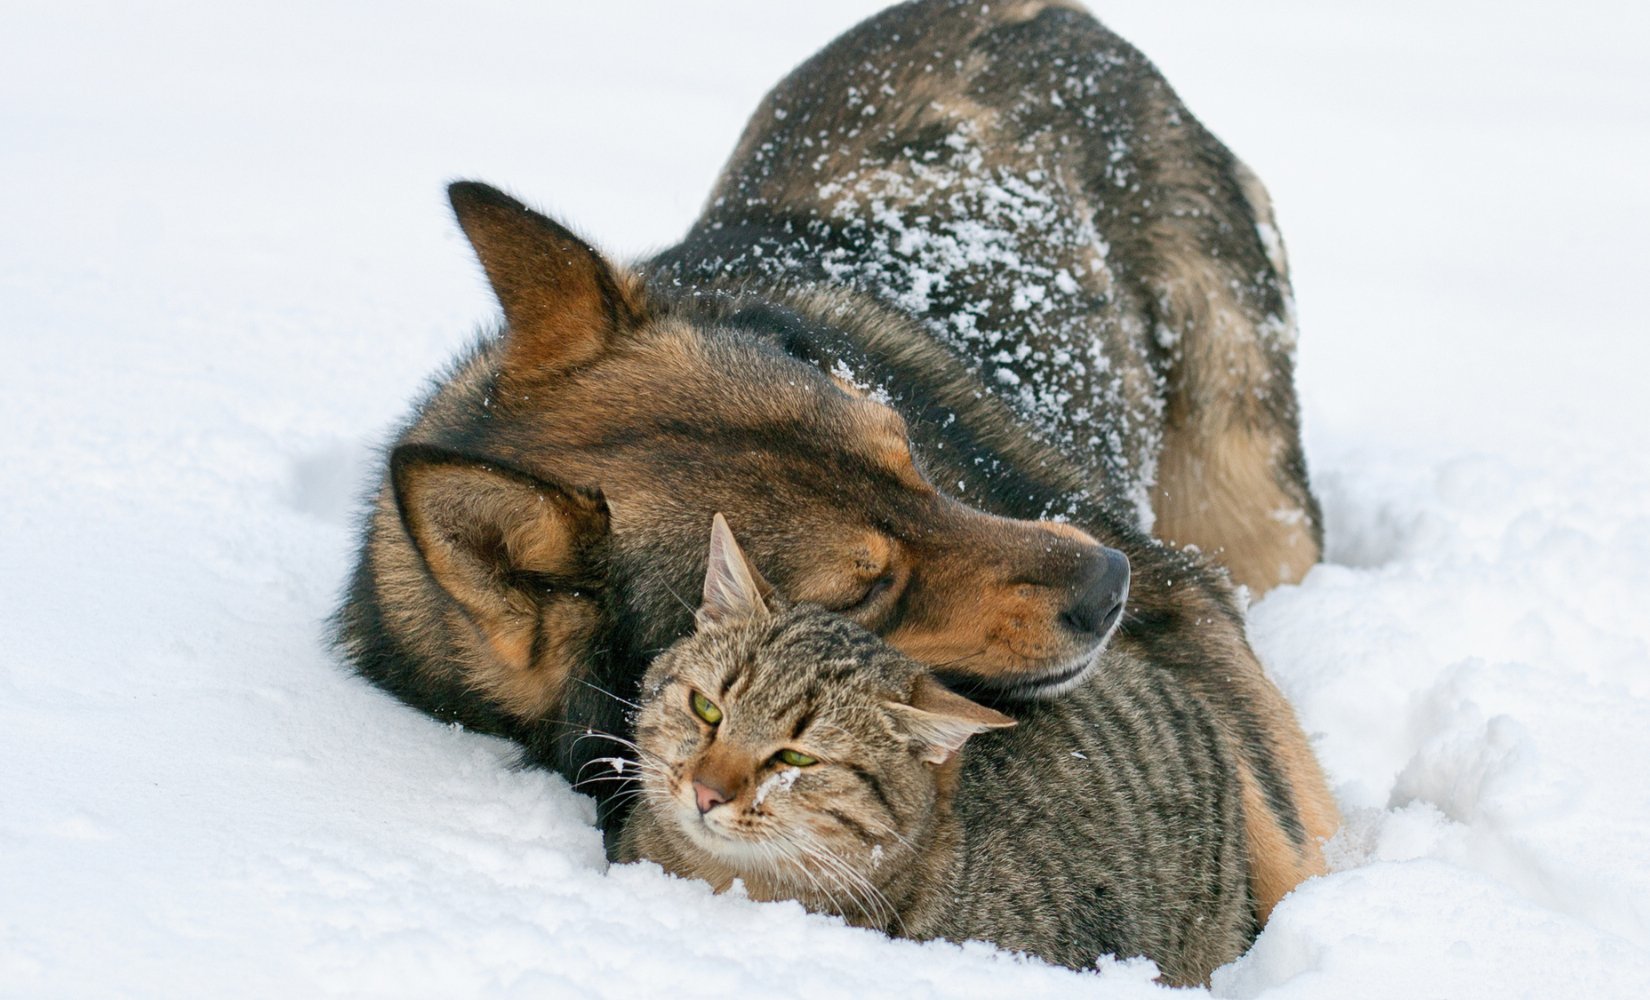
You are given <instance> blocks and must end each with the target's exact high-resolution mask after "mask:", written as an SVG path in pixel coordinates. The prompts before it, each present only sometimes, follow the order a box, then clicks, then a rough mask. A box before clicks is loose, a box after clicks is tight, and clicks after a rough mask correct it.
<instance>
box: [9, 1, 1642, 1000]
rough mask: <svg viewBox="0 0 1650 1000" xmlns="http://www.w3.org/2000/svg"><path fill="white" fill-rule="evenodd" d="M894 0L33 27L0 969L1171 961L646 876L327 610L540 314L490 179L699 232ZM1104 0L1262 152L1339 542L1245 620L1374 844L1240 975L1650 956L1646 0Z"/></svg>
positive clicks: (879, 977)
mask: <svg viewBox="0 0 1650 1000" xmlns="http://www.w3.org/2000/svg"><path fill="white" fill-rule="evenodd" d="M867 9H868V8H867V7H865V6H864V5H847V4H842V5H838V4H831V5H805V6H796V5H783V6H781V5H770V4H758V3H744V4H740V5H737V6H730V7H725V8H720V9H719V10H720V12H719V13H718V14H717V16H715V17H705V16H704V15H703V14H701V13H699V12H697V11H696V10H694V9H691V5H667V4H650V5H649V6H648V8H647V9H646V11H645V12H637V11H635V10H634V9H633V8H625V9H624V10H623V12H616V11H613V10H604V9H602V8H600V7H599V5H585V6H583V7H571V8H569V7H565V6H560V5H558V7H557V8H556V9H548V8H546V9H536V8H523V9H514V8H513V7H511V6H508V5H505V4H503V3H479V4H472V5H469V6H467V7H466V9H465V11H464V12H463V13H462V14H460V13H458V12H457V11H456V9H448V10H445V11H441V10H437V9H435V8H433V7H424V6H418V5H401V6H397V7H394V8H388V7H386V8H383V9H374V8H371V7H365V6H362V7H339V6H336V5H330V4H329V5H322V4H319V3H315V2H297V3H288V4H281V5H275V4H269V5H262V6H258V7H246V6H244V5H227V6H226V5H214V4H204V3H190V2H176V3H170V4H166V5H161V6H148V5H146V6H144V7H142V8H137V7H132V6H130V5H117V4H97V3H88V4H84V5H75V6H65V5H34V6H32V7H28V8H23V7H17V6H15V5H14V7H13V8H12V9H10V10H8V12H7V16H6V24H7V27H6V30H5V31H4V32H3V33H0V176H3V177H4V178H5V179H6V181H7V197H5V198H3V199H0V232H4V233H5V234H6V237H5V239H4V240H3V241H0V344H3V346H4V355H3V356H4V359H5V361H4V364H0V427H4V428H5V429H6V433H5V434H4V435H3V436H0V469H4V474H3V478H0V558H3V563H4V566H5V567H6V571H5V572H4V573H0V608H3V609H4V610H3V611H0V638H3V643H0V760H4V762H5V763H4V764H3V765H0V984H3V985H0V995H6V996H21V997H57V996H74V997H80V996H107V995H123V996H135V997H162V996H177V995H198V996H219V995H233V996H269V997H291V996H321V995H350V996H398V997H400V996H436V995H441V996H483V995H485V996H534V997H542V996H564V995H565V996H575V995H576V996H611V997H631V996H638V995H658V994H663V993H666V992H668V993H670V994H671V995H680V996H695V995H717V996H724V995H753V996H775V995H784V996H802V997H838V996H843V997H846V996H861V995H901V996H907V997H913V998H917V997H967V996H981V997H984V996H1001V995H1005V994H1010V993H1013V994H1017V995H1024V996H1062V995H1077V994H1082V995H1097V996H1104V997H1135V996H1146V995H1163V992H1164V991H1162V990H1161V989H1159V988H1158V987H1155V986H1154V985H1152V983H1151V977H1152V975H1153V970H1151V969H1150V967H1149V966H1148V965H1145V964H1143V963H1139V962H1124V963H1118V962H1104V963H1102V971H1101V974H1100V976H1098V977H1092V976H1087V977H1086V976H1079V975H1076V974H1073V973H1069V972H1066V971H1063V970H1056V969H1052V968H1049V967H1046V966H1043V965H1040V964H1038V963H1034V962H1028V961H1025V960H1021V959H1017V958H1014V957H1012V956H1007V955H1003V954H1000V953H998V952H996V951H995V950H993V949H991V948H989V947H987V946H984V945H979V944H973V945H968V946H964V947H957V946H953V945H947V944H931V945H915V944H911V943H908V942H890V941H886V940H883V939H880V938H878V937H876V936H874V935H872V934H870V933H868V932H862V931H857V930H853V929H849V928H846V927H844V926H842V925H841V924H839V923H836V922H833V921H831V920H827V919H824V918H820V917H814V916H810V915H807V914H805V913H803V912H802V911H801V910H800V908H799V907H797V906H795V905H790V904H756V903H752V902H750V901H748V900H745V899H743V898H739V897H738V896H736V895H724V896H720V897H718V896H714V895H712V894H711V893H710V892H709V891H708V890H707V889H706V888H705V887H703V886H701V885H697V884H694V883H690V882H683V881H678V880H673V879H669V878H666V877H664V876H663V875H662V874H661V873H659V872H658V871H657V870H656V869H653V868H651V867H650V866H646V865H641V866H630V867H620V868H614V869H612V870H608V869H607V867H606V865H605V864H604V862H603V860H602V856H601V850H600V843H599V838H598V837H597V835H596V833H595V831H594V830H593V828H592V826H591V817H592V812H591V808H590V805H589V803H588V801H587V800H585V799H584V798H583V797H581V796H578V795H576V794H574V793H572V792H571V791H570V790H569V789H568V787H567V785H566V783H565V782H564V781H562V780H561V779H560V778H558V777H555V776H553V775H547V774H543V773H535V772H523V771H519V770H516V769H514V768H512V767H511V763H510V762H511V752H510V749H509V747H508V746H506V745H504V744H502V743H500V742H498V741H494V740H491V739H487V738H483V737H478V736H476V735H474V734H470V733H466V732H463V731H458V730H454V729H451V728H448V727H445V726H442V725H439V724H437V723H435V722H433V721H431V720H429V719H427V718H424V717H422V716H420V715H418V714H416V713H414V712H411V711H410V710H407V709H404V708H401V707H400V706H398V705H397V704H395V703H394V702H393V701H391V700H390V699H389V698H387V697H385V696H383V695H382V694H380V693H378V692H377V691H376V690H374V689H372V688H371V687H370V686H368V685H366V684H364V683H361V682H359V681H357V680H355V679H353V678H351V677H350V676H349V675H348V674H347V673H346V672H345V671H343V670H342V669H341V668H340V667H339V665H338V664H337V663H336V662H334V661H333V660H332V659H331V657H330V656H329V655H328V653H327V652H326V650H325V649H324V647H323V644H322V640H321V633H320V622H321V619H322V618H323V617H324V616H325V615H326V614H327V613H328V612H329V611H330V609H331V608H332V606H333V604H334V601H335V598H336V594H337V590H338V587H339V585H340V582H341V581H342V579H343V577H344V575H345V573H346V571H347V569H348V567H349V564H350V560H351V555H352V552H351V549H352V537H353V519H354V510H355V503H354V496H355V494H356V493H357V491H358V490H359V489H360V488H361V487H362V486H363V484H364V480H365V477H366V475H367V474H368V469H369V468H370V467H371V464H372V461H373V455H374V453H373V449H374V448H375V447H376V446H377V445H378V444H379V443H381V442H382V440H383V439H384V436H385V434H386V433H387V431H388V429H389V427H390V426H392V424H393V422H394V421H395V420H396V419H398V417H399V416H400V415H401V413H402V412H403V410H404V407H405V405H406V402H407V400H408V399H409V398H410V397H411V396H412V395H413V393H414V392H415V391H416V389H417V387H418V386H419V385H420V383H421V380H422V379H424V378H425V377H427V375H428V374H429V373H431V372H433V371H435V370H436V369H437V368H438V367H439V366H440V365H441V364H442V363H443V362H444V361H445V360H446V358H447V357H448V356H449V355H450V354H452V353H453V352H454V351H455V350H457V349H458V348H459V347H460V346H461V345H462V344H463V343H464V342H465V341H466V340H467V339H468V338H469V336H470V335H471V332H472V330H473V329H474V327H475V326H476V325H477V324H478V323H479V322H480V321H482V320H483V319H485V318H486V317H488V316H489V315H490V314H491V311H492V310H493V308H494V306H493V304H492V302H491V301H490V299H489V298H488V295H487V293H486V290H485V287H484V284H483V282H482V280H481V278H480V275H479V271H478V269H477V268H476V267H475V265H474V263H473V262H472V260H471V258H470V255H469V252H468V249H467V247H466V246H465V244H464V242H463V240H462V238H461V237H460V236H459V235H458V233H457V230H456V227H454V226H453V224H452V223H451V221H450V219H449V218H448V217H447V215H446V209H445V206H444V203H443V199H442V185H443V184H444V183H445V182H446V181H447V180H449V179H452V178H454V177H460V176H473V177H478V178H481V179H486V180H490V181H494V182H497V183H502V184H506V185H509V186H511V187H513V188H514V190H516V191H517V192H518V193H520V194H522V195H524V196H526V197H528V198H529V200H531V201H533V202H535V203H537V204H540V205H543V206H545V207H547V208H549V209H551V210H554V211H558V212H560V213H561V214H562V215H563V216H564V217H565V218H566V219H568V220H569V221H571V222H572V223H573V224H575V225H576V226H578V227H579V228H580V229H581V231H584V232H587V233H589V234H591V235H592V236H594V237H596V238H597V239H598V240H599V241H600V242H602V243H603V244H604V245H606V246H607V247H609V248H611V249H613V250H615V251H617V252H620V253H623V254H639V253H642V252H645V251H646V250H648V249H650V248H653V247H657V246H661V245H664V244H666V243H668V242H669V241H670V240H672V239H673V238H674V237H675V236H676V235H678V234H679V233H680V232H681V231H682V230H683V229H684V228H685V227H686V225H687V223H688V222H689V220H690V219H691V218H692V217H693V215H694V214H695V212H696V211H697V208H698V205H699V202H700V200H701V199H702V198H703V197H704V194H705V192H706V191H707V190H708V189H709V185H710V181H711V179H712V177H713V176H714V175H715V172H716V170H717V169H718V167H719V166H720V164H721V162H722V161H723V159H724V158H725V157H726V155H727V152H728V150H729V149H731V147H732V144H733V141H734V138H735V136H736V135H737V133H738V130H739V128H740V126H741V124H742V123H743V119H744V116H745V115H746V114H747V113H748V112H749V110H750V109H751V108H752V107H754V105H755V102H756V99H757V97H758V96H759V95H760V94H761V92H762V91H763V90H764V89H765V88H766V87H767V86H768V85H769V84H771V83H772V82H773V81H775V80H777V79H778V78H779V76H780V75H781V74H782V73H783V72H785V71H786V70H788V69H789V68H790V67H791V66H792V65H794V64H795V63H796V62H798V61H799V60H800V59H802V58H804V57H805V56H806V55H808V54H809V53H810V52H811V51H813V50H814V49H815V48H817V47H818V46H819V45H820V44H822V43H823V42H824V41H825V40H826V39H827V38H829V37H830V36H831V35H832V34H833V33H835V32H836V31H838V30H840V29H842V28H845V27H847V26H848V25H849V24H850V23H852V22H853V21H855V20H856V19H857V18H858V17H860V16H861V15H862V14H863V13H865V12H866V11H867ZM1101 13H1102V15H1103V16H1105V18H1106V19H1107V21H1108V23H1110V24H1111V25H1112V26H1113V27H1115V28H1116V29H1118V30H1119V31H1120V32H1121V33H1122V34H1123V35H1124V36H1125V37H1128V38H1130V39H1131V40H1132V41H1134V42H1135V43H1136V44H1138V45H1140V46H1141V47H1142V48H1143V49H1144V50H1145V51H1146V52H1147V53H1148V55H1150V56H1151V57H1152V58H1153V59H1154V60H1156V61H1157V62H1158V64H1159V65H1160V66H1161V67H1162V68H1163V69H1164V71H1165V73H1166V75H1167V76H1168V77H1169V79H1170V80H1171V81H1172V82H1173V83H1174V85H1175V86H1176V88H1177V89H1178V90H1179V91H1180V93H1181V94H1182V96H1183V97H1184V98H1185V100H1186V102H1187V104H1188V105H1189V106H1190V107H1192V108H1193V109H1194V110H1195V111H1196V113H1197V114H1198V115H1199V116H1200V117H1201V118H1202V119H1203V120H1204V121H1205V122H1206V123H1208V124H1209V125H1210V126H1211V127H1212V128H1213V129H1214V131H1215V132H1216V133H1217V134H1219V135H1220V136H1222V138H1224V139H1225V140H1226V141H1227V142H1228V143H1229V144H1230V145H1232V147H1233V148H1234V149H1235V150H1236V151H1237V152H1238V153H1239V154H1240V155H1241V156H1243V157H1244V159H1245V160H1246V161H1247V162H1248V163H1249V164H1250V165H1251V166H1252V167H1253V168H1254V169H1255V171H1256V172H1257V173H1258V174H1259V175H1260V176H1261V177H1262V178H1264V179H1265V181H1266V183H1267V185H1268V187H1269V188H1270V189H1271V192H1272V195H1273V197H1274V200H1275V202H1276V205H1277V210H1278V216H1279V222H1280V226H1281V229H1282V233H1283V236H1284V238H1286V239H1287V241H1288V249H1289V254H1290V260H1291V264H1292V266H1293V270H1294V281H1295V292H1296V294H1297V296H1298V303H1297V305H1298V310H1299V321H1300V329H1301V340H1300V352H1301V354H1300V371H1299V379H1300V386H1301V393H1302V398H1303V403H1304V406H1305V410H1306V418H1307V438H1308V440H1307V446H1308V455H1309V458H1310V460H1311V462H1312V468H1313V473H1314V477H1315V483H1316V485H1317V487H1318V489H1319V490H1320V492H1321V495H1322V498H1323V500H1324V504H1325V509H1326V518H1327V525H1328V532H1329V558H1328V561H1327V562H1326V563H1325V564H1324V565H1322V566H1320V567H1318V568H1317V569H1315V570H1313V572H1312V573H1311V574H1310V575H1309V576H1308V577H1307V579H1306V580H1305V582H1304V583H1303V584H1302V585H1300V586H1298V587H1290V588H1285V589H1282V590H1279V591H1276V592H1274V593H1272V594H1270V595H1268V596H1267V597H1266V598H1265V599H1263V600H1261V601H1258V602H1257V603H1256V604H1255V605H1254V607H1253V608H1252V610H1251V632H1252V636H1253V639H1254V642H1255V644H1256V647H1257V648H1258V650H1259V651H1260V653H1261V655H1262V657H1263V658H1264V660H1265V661H1266V663H1267V664H1268V667H1269V669H1271V670H1272V671H1273V673H1274V675H1275V677H1276V678H1277V680H1278V682H1279V683H1280V684H1281V685H1282V686H1283V687H1284V689H1285V690H1286V691H1287V692H1288V693H1289V695H1290V696H1291V697H1292V698H1293V699H1294V700H1295V702H1296V704H1297V705H1298V706H1299V710H1300V714H1301V717H1302V719H1303V722H1304V724H1305V725H1306V727H1307V729H1308V730H1309V731H1310V732H1312V733H1313V734H1314V735H1315V738H1316V740H1317V746H1318V748H1319V751H1320V753H1321V755H1322V758H1323V760H1324V763H1325V765H1326V767H1327V769H1328V772H1329V775H1330V779H1331V781H1332V783H1333V786H1334V788H1335V790H1336V793H1337V795H1338V796H1339V797H1340V800H1341V803H1342V805H1343V807H1344V809H1345V810H1346V813H1347V820H1348V822H1347V827H1346V829H1345V831H1344V832H1343V834H1342V835H1341V836H1340V837H1338V838H1337V839H1336V841H1335V842H1334V843H1333V844H1332V845H1331V855H1332V857H1333V859H1334V871H1333V872H1332V874H1330V875H1329V876H1327V877H1325V878H1322V879H1318V880H1316V881H1313V882H1311V883H1309V884H1307V885H1305V886H1303V887H1302V888H1301V889H1300V890H1299V891H1297V892H1296V893H1295V894H1294V895H1292V896H1291V897H1289V898H1288V899H1286V900H1285V901H1284V902H1283V904H1282V905H1281V906H1280V907H1279V908H1278V910H1277V912H1276V913H1275V915H1274V916H1273V919H1272V923H1271V925H1270V926H1269V927H1268V929H1267V930H1266V932H1265V933H1264V934H1263V935H1261V937H1260V939H1259V940H1258V941H1257V942H1256V944H1255V947H1254V948H1253V949H1252V950H1251V951H1250V953H1249V954H1248V955H1246V956H1245V957H1244V958H1242V959H1240V960H1239V961H1238V962H1236V963H1234V964H1233V965H1231V966H1228V967H1227V968H1226V969H1223V970H1221V972H1220V973H1219V974H1218V975H1217V977H1216V979H1215V982H1214V985H1213V993H1214V994H1215V995H1217V996H1222V997H1262V996H1264V997H1268V998H1281V997H1337V998H1357V997H1365V996H1369V997H1375V996H1380V997H1387V996H1395V995H1397V996H1417V997H1434V996H1437V997H1445V996H1447V997H1505V996H1534V997H1549V996H1576V997H1627V996H1638V995H1641V994H1642V993H1643V992H1644V989H1645V985H1644V984H1645V983H1646V982H1647V981H1650V903H1647V902H1646V901H1647V900H1650V852H1647V851H1646V849H1645V847H1644V842H1645V831H1646V830H1650V613H1647V611H1646V608H1647V607H1650V506H1647V504H1646V500H1645V497H1646V496H1650V463H1647V462H1646V460H1645V458H1644V455H1645V454H1646V447H1647V445H1650V401H1647V394H1646V393H1645V392H1644V388H1643V379H1644V374H1643V373H1644V372H1645V371H1646V370H1650V338H1647V337H1646V336H1645V331H1644V329H1643V323H1644V321H1643V318H1642V311H1641V302H1640V298H1641V289H1642V285H1643V275H1644V271H1645V267H1644V265H1645V263H1646V260H1645V254H1644V250H1643V234H1644V232H1645V231H1646V230H1647V228H1650V226H1647V224H1650V188H1647V187H1646V186H1645V184H1644V183H1643V179H1644V177H1645V175H1646V170H1645V167H1646V163H1647V159H1650V157H1647V155H1646V154H1647V153H1650V107H1647V105H1650V69H1647V68H1646V64H1645V63H1644V60H1643V58H1642V52H1643V50H1644V47H1645V42H1646V41H1647V34H1650V33H1647V32H1646V30H1645V29H1646V28H1647V27H1650V9H1647V8H1645V7H1643V5H1631V4H1625V3H1623V4H1612V5H1606V4H1603V3H1595V4H1592V5H1589V6H1588V7H1586V8H1578V7H1575V6H1573V5H1572V6H1571V7H1568V8H1560V7H1558V6H1556V5H1549V4H1544V3H1537V2H1532V0H1519V2H1516V3H1506V4H1498V5H1494V6H1488V5H1483V6H1479V5H1436V4H1422V3H1411V2H1404V3H1393V4H1385V5H1377V6H1373V7H1372V6H1368V5H1365V6H1361V7H1359V8H1357V9H1356V10H1355V11H1354V10H1352V9H1351V8H1348V7H1345V6H1344V5H1329V4H1312V3H1307V2H1305V0H1290V2H1283V3H1277V4H1269V5H1265V6H1264V7H1256V6H1254V5H1223V4H1219V3H1215V2H1213V0H1199V2H1195V3H1189V4H1173V5H1167V4H1154V3H1148V2H1144V0H1128V2H1118V3H1107V4H1105V5H1104V7H1103V9H1102V10H1101ZM1056 280H1057V279H1056ZM1194 995H1195V994H1194Z"/></svg>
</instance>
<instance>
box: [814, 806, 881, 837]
mask: <svg viewBox="0 0 1650 1000" xmlns="http://www.w3.org/2000/svg"><path fill="white" fill-rule="evenodd" d="M824 812H825V815H827V816H829V817H831V818H832V819H834V820H836V821H837V822H838V823H841V824H842V825H843V826H845V827H847V828H848V829H849V830H851V831H852V832H853V834H854V836H856V837H858V838H859V839H860V840H863V841H865V842H866V843H868V844H869V843H874V842H875V841H876V838H875V837H873V836H871V831H869V830H867V829H865V824H863V823H861V822H860V821H859V820H857V819H854V818H853V817H852V816H849V815H848V814H847V813H845V812H842V811H841V810H839V809H826V810H825V811H824Z"/></svg>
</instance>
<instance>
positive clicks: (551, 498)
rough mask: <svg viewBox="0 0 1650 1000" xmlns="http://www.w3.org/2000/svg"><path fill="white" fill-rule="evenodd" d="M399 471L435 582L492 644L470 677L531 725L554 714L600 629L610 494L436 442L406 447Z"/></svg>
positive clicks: (406, 507)
mask: <svg viewBox="0 0 1650 1000" xmlns="http://www.w3.org/2000/svg"><path fill="white" fill-rule="evenodd" d="M390 475H391V482H392V484H393V488H394V491H395V500H396V504H397V506H398V507H399V509H400V514H401V522H402V524H403V525H404V526H405V527H406V530H407V534H408V535H409V536H411V538H412V541H413V544H414V545H415V546H416V547H417V549H418V552H419V554H420V555H421V556H422V557H423V560H424V564H425V566H427V567H428V568H429V571H430V575H431V576H432V577H433V578H434V579H435V581H436V583H438V584H440V586H441V588H442V589H443V590H445V591H446V592H447V593H448V594H449V595H450V596H451V597H452V599H453V601H454V602H455V603H456V604H457V605H458V607H459V608H460V609H462V611H463V612H464V615H465V616H466V617H467V618H468V619H469V620H470V622H471V623H473V624H474V626H475V629H476V633H477V634H478V635H479V636H480V638H481V639H482V640H483V645H484V647H485V648H484V649H481V650H478V651H477V653H478V654H479V655H477V656H474V657H471V658H470V662H469V663H467V664H466V667H465V669H466V670H468V671H469V672H470V673H471V674H472V676H470V677H469V678H468V679H469V681H470V682H471V683H472V684H473V685H474V686H476V687H478V688H480V689H482V690H484V691H486V692H487V693H488V694H491V695H492V696H493V697H494V698H495V700H497V701H498V702H499V703H500V704H501V705H502V706H503V707H505V708H506V709H507V710H509V711H511V712H512V713H514V714H516V715H518V716H521V717H523V718H532V717H534V716H536V715H539V714H542V713H543V712H545V711H548V710H549V709H550V708H551V707H552V706H553V704H554V703H555V701H556V699H557V698H558V697H559V696H560V693H561V686H562V683H563V682H564V680H565V678H566V676H567V673H568V671H570V670H571V669H572V668H573V667H574V666H575V665H576V662H577V661H578V659H580V658H582V657H583V656H585V655H587V653H588V647H589V643H590V641H591V640H592V637H593V636H594V635H595V633H596V630H597V627H598V625H599V615H600V602H599V592H600V591H601V589H602V587H603V585H604V583H605V579H604V577H605V567H604V565H603V555H602V554H603V551H604V550H605V543H606V540H607V536H608V512H607V504H606V502H605V501H604V500H603V498H602V496H601V495H600V494H599V493H592V492H587V491H581V490H571V489H564V488H561V487H558V486H555V485H552V484H550V483H546V482H544V481H542V480H540V479H537V478H535V477H533V476H530V475H528V474H526V473H524V472H520V471H517V470H514V469H511V468H508V467H506V466H503V465H499V464H496V463H492V462H487V461H480V460H476V459H472V458H468V457H466V456H462V455H458V454H455V453H453V452H448V451H445V450H443V449H440V448H434V447H430V446H427V445H416V444H415V445H402V446H401V447H399V448H397V449H395V452H394V454H393V455H391V457H390Z"/></svg>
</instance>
